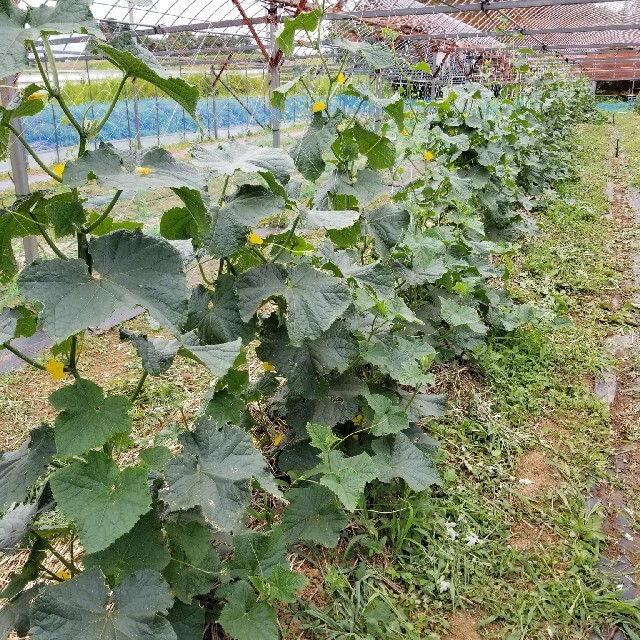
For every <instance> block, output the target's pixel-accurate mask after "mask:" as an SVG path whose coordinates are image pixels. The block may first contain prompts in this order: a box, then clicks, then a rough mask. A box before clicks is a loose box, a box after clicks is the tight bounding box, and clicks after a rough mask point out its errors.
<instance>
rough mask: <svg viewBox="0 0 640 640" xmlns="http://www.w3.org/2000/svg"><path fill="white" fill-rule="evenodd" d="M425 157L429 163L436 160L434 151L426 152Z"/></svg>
mask: <svg viewBox="0 0 640 640" xmlns="http://www.w3.org/2000/svg"><path fill="white" fill-rule="evenodd" d="M423 157H424V159H425V160H426V161H427V162H431V161H432V160H433V159H434V158H435V156H434V155H433V152H432V151H425V153H424V156H423Z"/></svg>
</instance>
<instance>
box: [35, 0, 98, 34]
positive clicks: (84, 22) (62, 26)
mask: <svg viewBox="0 0 640 640" xmlns="http://www.w3.org/2000/svg"><path fill="white" fill-rule="evenodd" d="M27 22H28V23H29V25H30V26H31V28H32V29H33V30H34V31H36V32H39V33H88V34H91V35H94V36H98V37H99V38H102V37H103V35H102V31H101V29H100V27H99V25H98V23H97V21H96V20H95V18H94V17H93V14H92V13H91V0H57V1H56V3H55V4H54V5H53V6H51V5H48V4H41V5H39V6H37V7H29V9H28V11H27Z"/></svg>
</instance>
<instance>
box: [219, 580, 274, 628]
mask: <svg viewBox="0 0 640 640" xmlns="http://www.w3.org/2000/svg"><path fill="white" fill-rule="evenodd" d="M226 600H227V602H226V604H225V605H224V608H223V609H222V613H221V614H220V617H219V618H218V623H219V624H220V625H222V628H223V629H224V630H225V631H226V632H227V633H228V634H229V635H230V636H231V637H232V638H234V639H235V640H278V638H279V637H280V634H279V633H278V616H277V615H276V612H275V611H274V610H273V609H272V608H271V607H270V606H269V605H268V604H267V603H266V602H261V601H258V599H257V596H256V592H255V591H254V590H253V589H252V588H251V585H250V584H249V583H248V582H245V581H244V580H240V581H238V582H234V583H233V584H232V585H230V586H229V587H228V588H227V593H226Z"/></svg>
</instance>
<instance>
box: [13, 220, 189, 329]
mask: <svg viewBox="0 0 640 640" xmlns="http://www.w3.org/2000/svg"><path fill="white" fill-rule="evenodd" d="M89 252H90V254H91V256H92V258H93V268H94V270H95V271H97V272H98V274H100V277H97V278H94V277H93V276H92V275H91V274H89V272H88V271H87V266H86V264H85V263H84V262H83V261H82V260H61V259H54V260H46V261H37V262H34V263H32V264H30V265H29V266H27V267H26V268H25V269H24V270H23V271H22V273H21V274H20V278H19V285H20V289H21V291H22V293H23V294H24V296H25V298H26V299H27V300H28V301H29V302H32V303H36V302H39V303H42V305H43V306H44V309H43V311H42V313H41V315H40V321H41V323H42V328H43V329H44V331H45V333H46V334H47V335H48V336H49V337H50V338H51V339H52V340H54V341H55V342H61V341H62V340H64V339H65V338H68V337H69V336H71V335H73V334H74V333H78V332H79V331H82V330H83V329H87V328H88V327H92V326H98V325H99V324H100V323H102V322H103V321H104V320H106V319H107V318H108V317H109V316H110V315H111V314H113V313H115V312H116V311H122V310H127V311H128V310H131V309H133V308H134V307H136V306H142V307H144V308H145V309H147V311H149V313H150V315H151V316H152V317H153V318H155V319H156V320H157V321H158V322H159V323H160V324H161V325H162V326H164V327H165V328H167V329H169V330H170V331H172V332H174V333H176V334H177V333H179V327H180V326H181V325H182V323H183V320H184V317H185V315H186V310H187V286H186V278H185V275H184V272H183V270H182V269H183V267H182V257H181V256H180V253H179V251H178V250H177V249H175V248H174V247H172V246H171V245H170V244H169V243H168V242H167V241H166V240H162V239H160V238H152V237H151V236H145V235H143V234H142V233H140V232H139V231H135V232H131V231H114V232H113V233H110V234H108V235H106V236H101V237H99V238H93V239H92V240H91V242H90V244H89Z"/></svg>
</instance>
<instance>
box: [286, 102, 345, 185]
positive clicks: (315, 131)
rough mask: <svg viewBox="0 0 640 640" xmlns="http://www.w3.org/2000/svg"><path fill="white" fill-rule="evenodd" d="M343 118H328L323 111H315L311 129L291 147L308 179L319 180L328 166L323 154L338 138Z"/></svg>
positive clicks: (295, 160) (294, 156) (303, 173)
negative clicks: (339, 126)
mask: <svg viewBox="0 0 640 640" xmlns="http://www.w3.org/2000/svg"><path fill="white" fill-rule="evenodd" d="M340 121H341V118H340V117H339V116H333V117H331V118H326V117H325V116H324V115H323V114H322V113H315V114H314V115H313V120H312V121H311V125H310V126H309V129H307V131H306V133H305V134H304V136H302V138H301V139H300V140H298V142H296V143H295V144H294V145H293V147H292V148H291V151H290V153H291V157H292V158H293V161H294V162H295V165H296V167H297V168H298V171H299V172H300V173H301V174H302V175H303V176H304V177H305V178H307V180H317V179H318V178H319V177H320V176H321V175H322V173H323V172H324V170H325V167H326V166H327V165H326V163H325V161H324V160H323V158H322V156H323V154H324V152H325V151H326V150H327V149H329V147H330V146H331V145H332V144H333V141H334V140H335V139H336V137H337V135H338V133H337V129H338V125H339V124H340Z"/></svg>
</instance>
